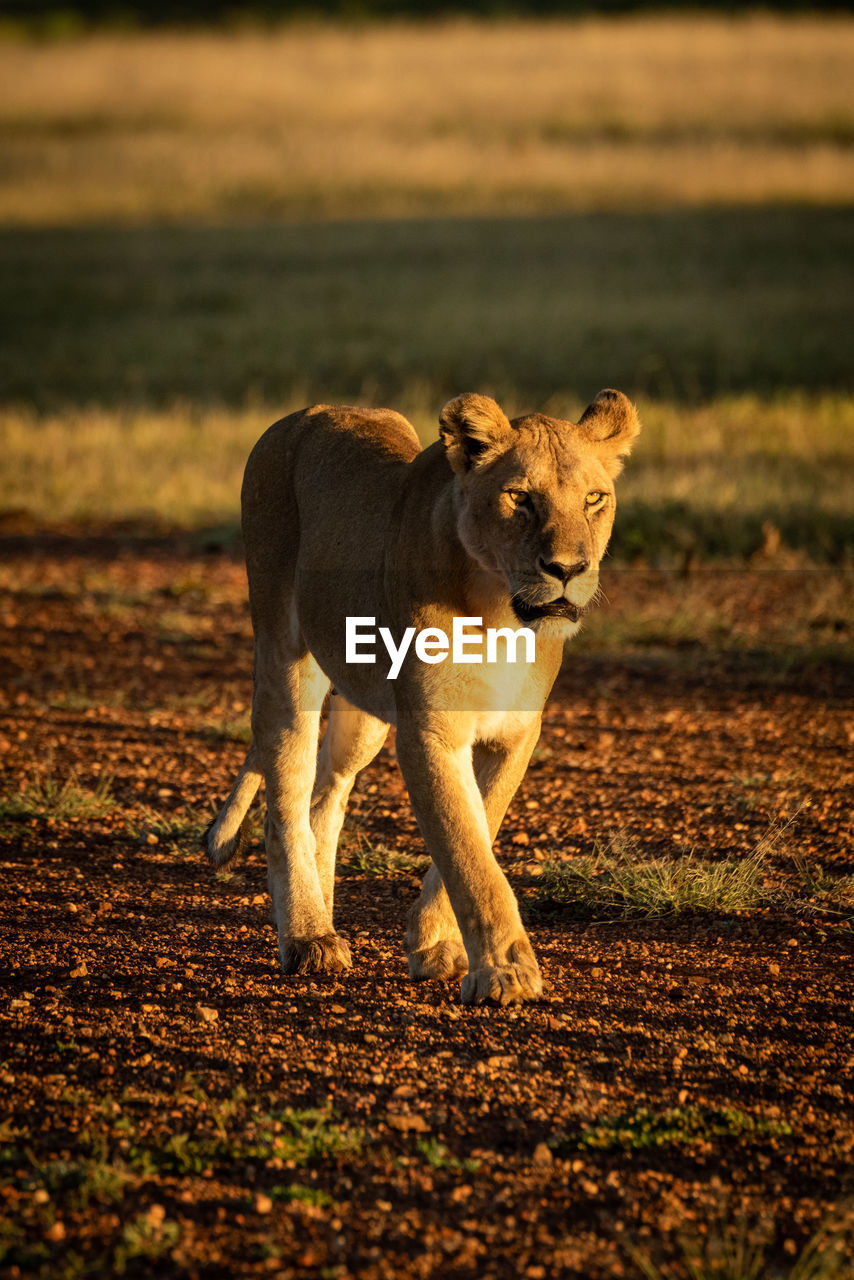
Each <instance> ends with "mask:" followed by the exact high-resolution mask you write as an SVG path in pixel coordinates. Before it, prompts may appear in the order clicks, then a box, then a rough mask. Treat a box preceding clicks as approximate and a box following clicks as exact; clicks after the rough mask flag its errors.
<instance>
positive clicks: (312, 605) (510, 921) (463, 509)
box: [206, 391, 640, 1004]
mask: <svg viewBox="0 0 854 1280" xmlns="http://www.w3.org/2000/svg"><path fill="white" fill-rule="evenodd" d="M439 424H440V439H439V440H438V441H437V442H436V443H435V444H433V445H431V446H430V447H429V448H427V449H424V450H423V451H422V450H421V447H420V444H419V441H418V438H417V436H416V434H415V431H414V429H413V428H412V426H411V425H410V423H409V422H407V421H406V419H405V418H403V417H402V416H401V415H400V414H398V413H395V412H393V411H392V410H388V409H354V408H331V407H329V406H328V405H317V406H315V407H314V408H312V409H307V410H305V411H304V412H301V413H295V414H292V415H291V416H290V417H287V418H283V419H282V420H281V421H280V422H277V423H275V424H274V425H273V426H272V427H270V429H269V430H268V431H267V432H266V433H265V434H264V435H263V436H262V437H261V439H260V440H259V441H258V443H257V444H256V446H255V448H254V449H253V451H252V453H251V455H250V458H249V461H248V463H247V465H246V474H245V477H244V481H243V492H242V510H243V533H244V539H245V547H246V565H247V572H248V577H249V598H250V605H251V611H252V624H253V628H254V632H255V691H254V698H253V705H252V745H251V746H250V748H249V752H248V754H247V756H246V760H245V763H244V764H243V767H242V769H241V770H240V773H239V775H238V778H237V781H236V782H235V785H234V789H233V790H232V792H231V795H230V796H229V798H228V800H227V802H226V804H225V807H224V808H223V809H222V811H221V813H220V814H219V816H218V817H217V819H216V820H215V821H214V822H213V823H212V824H211V826H210V828H209V829H208V832H207V833H206V847H207V851H208V855H209V857H210V860H211V862H212V863H213V864H214V866H216V867H221V866H223V865H224V864H225V863H227V862H228V861H229V860H230V859H231V858H232V857H233V856H234V855H235V854H236V853H237V852H238V850H239V848H240V847H241V845H242V843H243V841H244V838H245V837H244V834H243V831H244V829H245V828H244V827H243V825H242V824H244V819H245V817H246V813H247V810H248V808H249V805H250V803H251V801H252V798H253V796H254V795H255V792H256V791H257V789H258V786H259V784H260V782H261V779H262V778H263V779H264V781H265V783H266V791H267V817H266V825H265V841H266V848H267V867H268V875H269V884H270V892H271V896H272V900H273V913H274V917H275V921H276V924H277V927H278V935H279V953H280V956H281V962H282V969H283V970H284V972H285V973H310V972H317V971H321V972H328V973H338V972H340V971H341V970H343V969H346V968H349V966H350V950H349V947H348V945H347V943H346V941H345V940H344V938H342V937H341V935H340V934H338V933H336V932H335V929H334V926H333V923H332V894H333V883H334V867H335V852H336V845H337V841H338V836H339V833H340V830H341V824H342V821H343V817H344V808H345V805H346V802H347V798H348V796H349V794H350V791H351V789H352V786H353V782H354V779H355V776H356V774H357V773H358V772H359V770H360V769H363V768H364V767H365V765H367V764H368V763H369V762H370V761H371V760H372V759H373V757H374V756H375V755H376V753H377V752H378V751H379V749H380V747H381V746H382V744H383V742H384V740H385V737H386V734H387V731H388V727H389V725H390V724H394V725H396V726H397V756H398V760H399V762H400V766H401V769H402V770H403V776H404V779H405V781H406V785H407V787H408V789H409V795H410V798H411V800H412V805H413V809H414V811H415V816H416V818H417V820H418V825H419V827H420V830H421V833H422V835H423V837H424V840H425V842H426V845H427V849H428V852H429V853H430V856H431V858H432V860H433V861H432V864H431V866H430V869H429V870H428V872H427V874H426V876H425V878H424V884H423V888H422V890H421V895H420V897H419V899H418V901H417V903H416V904H415V906H414V907H413V909H412V911H411V913H410V917H409V922H408V929H407V952H408V956H409V971H410V974H411V976H412V977H413V978H444V979H448V978H452V977H455V976H461V977H462V1000H463V1002H464V1003H478V1002H482V1001H487V1000H493V1001H497V1002H499V1003H501V1004H508V1003H511V1002H516V1001H522V1000H531V999H536V998H537V997H538V996H539V995H540V994H541V992H542V980H541V978H540V972H539V968H538V965H537V961H536V958H535V956H534V952H533V950H532V948H531V944H530V942H529V940H528V937H527V935H526V933H525V930H524V928H523V927H522V921H521V919H520V916H519V909H518V906H517V903H516V899H515V897H514V895H513V892H512V890H511V888H510V885H509V884H508V882H507V880H506V878H505V876H504V874H503V872H502V871H501V869H500V867H499V866H498V863H497V862H496V860H495V858H494V856H493V853H492V842H493V840H494V839H495V836H496V833H497V831H498V828H499V825H500V823H501V820H502V818H503V817H504V813H505V810H506V809H507V806H508V804H509V803H510V800H511V799H512V797H513V794H514V792H515V791H516V788H517V787H518V785H519V782H520V781H521V778H522V775H523V774H524V772H525V769H526V767H527V764H528V760H529V758H530V755H531V751H532V749H533V747H534V744H535V742H536V740H537V737H538V735H539V732H540V720H541V716H542V710H543V706H544V704H545V700H546V697H547V695H548V693H549V690H550V689H551V686H552V683H553V682H554V679H555V676H556V675H557V671H558V668H559V666H560V662H561V656H562V651H563V644H564V641H565V640H566V639H567V637H569V636H571V635H573V634H574V632H575V631H576V630H577V629H578V626H579V620H580V618H581V615H582V613H583V612H584V610H585V608H586V607H587V606H588V605H589V604H590V602H591V600H592V598H593V596H594V594H595V592H596V589H597V584H598V570H599V562H600V560H601V558H602V554H603V552H604V550H605V546H606V544H607V542H608V538H609V536H610V533H611V527H612V525H613V522H614V478H615V477H616V476H617V474H618V473H619V472H620V470H621V468H622V460H623V458H624V457H625V456H626V455H627V454H628V453H629V451H630V449H631V446H632V442H633V441H634V439H635V437H636V436H637V434H638V431H639V429H640V428H639V423H638V418H637V414H636V412H635V409H634V406H633V405H632V404H631V403H630V401H629V400H628V399H627V398H626V397H625V396H624V395H622V394H621V393H620V392H618V391H602V392H600V393H599V395H598V396H597V397H596V399H595V400H594V401H593V403H592V404H591V405H590V407H589V408H588V409H587V410H586V412H585V413H584V415H583V416H582V418H581V420H580V421H579V422H578V423H575V424H574V423H571V422H562V421H560V420H558V419H556V418H548V417H544V416H543V415H542V414H534V415H531V416H529V417H522V418H516V419H514V420H513V421H512V422H510V421H508V419H507V417H506V416H505V414H504V413H503V411H502V410H501V409H500V408H499V406H498V405H497V404H496V403H495V401H494V400H491V399H489V397H487V396H482V395H473V394H469V395H461V396H458V397H457V398H456V399H454V400H451V401H450V402H449V403H448V404H447V405H445V408H444V409H443V410H442V413H441V416H440V418H439ZM348 617H350V618H353V617H358V618H361V619H366V618H367V619H373V620H375V621H376V624H377V626H385V627H386V628H388V629H389V633H390V634H391V635H393V636H395V637H399V636H401V635H402V634H403V633H404V631H405V630H406V628H407V627H412V626H415V627H417V628H419V629H423V628H437V629H441V630H442V631H444V632H445V633H446V634H450V633H451V631H452V626H453V619H454V617H457V618H460V617H463V618H466V619H469V620H471V619H473V618H476V619H480V620H481V625H482V626H483V628H487V627H492V628H503V627H507V628H510V629H514V630H515V629H518V628H519V626H520V624H522V625H523V626H525V627H528V628H530V629H532V630H533V631H534V632H535V639H536V648H535V655H536V656H535V660H534V661H533V662H532V663H527V662H522V661H512V660H511V658H512V656H513V655H511V653H510V646H509V645H508V646H507V647H506V649H505V650H504V651H501V650H500V651H499V654H498V657H497V659H496V660H495V661H493V662H492V663H490V664H486V663H481V664H477V663H475V662H466V663H460V662H453V661H451V660H450V658H449V659H447V660H445V661H442V662H439V661H436V660H434V661H432V662H431V661H429V660H427V659H421V658H419V657H418V655H417V654H416V653H415V652H413V651H412V650H410V651H409V652H408V654H407V656H406V659H405V660H404V661H403V664H402V666H401V669H400V671H399V674H398V675H397V678H396V679H393V680H392V679H389V678H388V675H389V660H388V657H387V656H385V657H383V654H382V649H381V647H378V649H377V661H376V662H375V663H373V664H371V663H365V662H359V663H355V662H350V663H348V662H347V661H346V660H345V623H346V620H347V618H348ZM517 656H518V655H517ZM330 683H332V684H334V693H333V696H332V699H331V710H330V715H329V723H328V727H327V730H326V734H325V736H324V738H323V743H322V746H321V748H320V752H319V754H318V755H317V759H316V761H315V753H316V751H317V741H318V729H319V721H320V712H321V705H322V703H323V700H324V697H325V695H326V693H327V691H328V689H329V686H330Z"/></svg>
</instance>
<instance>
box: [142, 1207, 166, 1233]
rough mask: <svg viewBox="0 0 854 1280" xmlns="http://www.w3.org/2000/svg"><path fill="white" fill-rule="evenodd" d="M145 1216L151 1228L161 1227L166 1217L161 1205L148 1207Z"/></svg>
mask: <svg viewBox="0 0 854 1280" xmlns="http://www.w3.org/2000/svg"><path fill="white" fill-rule="evenodd" d="M145 1216H146V1218H147V1219H148V1221H149V1223H150V1224H151V1226H152V1227H155V1228H157V1227H162V1226H163V1222H164V1219H165V1217H166V1210H165V1209H164V1208H163V1205H162V1204H152V1205H150V1206H149V1209H148V1213H147V1214H146V1215H145Z"/></svg>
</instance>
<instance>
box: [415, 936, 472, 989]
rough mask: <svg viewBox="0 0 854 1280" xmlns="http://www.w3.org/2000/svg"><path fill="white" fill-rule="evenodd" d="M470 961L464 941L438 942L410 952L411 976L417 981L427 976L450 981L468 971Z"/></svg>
mask: <svg viewBox="0 0 854 1280" xmlns="http://www.w3.org/2000/svg"><path fill="white" fill-rule="evenodd" d="M468 967H469V962H468V957H467V956H466V950H465V947H464V946H463V944H462V942H458V941H444V942H437V943H436V944H435V945H434V946H432V947H422V948H421V950H419V951H412V952H410V954H409V976H410V977H411V978H412V979H413V980H414V981H416V982H418V981H420V980H422V979H425V978H439V979H440V980H442V981H448V980H449V979H451V978H459V977H461V976H462V975H463V974H464V973H467V972H468Z"/></svg>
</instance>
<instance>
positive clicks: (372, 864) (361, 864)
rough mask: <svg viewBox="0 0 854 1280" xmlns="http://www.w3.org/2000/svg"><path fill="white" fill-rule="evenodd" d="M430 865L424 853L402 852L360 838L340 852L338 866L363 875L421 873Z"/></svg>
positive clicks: (410, 874) (384, 875)
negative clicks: (357, 841) (349, 847)
mask: <svg viewBox="0 0 854 1280" xmlns="http://www.w3.org/2000/svg"><path fill="white" fill-rule="evenodd" d="M429 865H430V859H429V857H428V856H427V855H426V854H411V853H404V852H403V851H402V850H400V849H389V848H387V847H386V846H385V845H384V844H371V842H370V841H369V840H366V839H365V838H364V837H361V838H360V841H359V844H358V846H357V847H356V848H355V849H349V850H347V851H346V852H344V853H342V854H341V857H340V862H339V866H340V867H341V869H342V870H345V871H356V872H358V873H359V874H360V875H365V876H383V877H386V876H412V875H420V874H423V872H425V871H426V870H427V868H428V866H429Z"/></svg>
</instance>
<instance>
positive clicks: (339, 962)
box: [279, 933, 353, 973]
mask: <svg viewBox="0 0 854 1280" xmlns="http://www.w3.org/2000/svg"><path fill="white" fill-rule="evenodd" d="M279 952H280V955H281V958H282V972H283V973H343V971H344V970H345V969H349V968H351V967H352V964H353V961H352V960H351V959H350V947H349V945H348V943H347V940H346V939H345V938H342V937H341V935H340V934H338V933H326V934H324V935H323V936H322V937H320V938H285V940H284V941H283V942H282V943H281V945H280V948H279Z"/></svg>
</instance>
